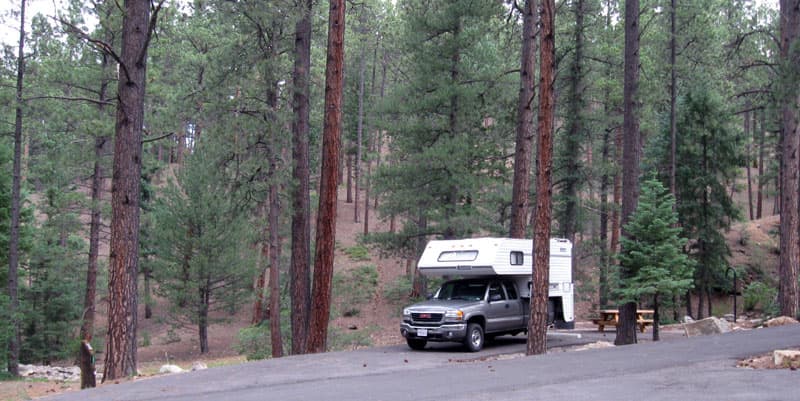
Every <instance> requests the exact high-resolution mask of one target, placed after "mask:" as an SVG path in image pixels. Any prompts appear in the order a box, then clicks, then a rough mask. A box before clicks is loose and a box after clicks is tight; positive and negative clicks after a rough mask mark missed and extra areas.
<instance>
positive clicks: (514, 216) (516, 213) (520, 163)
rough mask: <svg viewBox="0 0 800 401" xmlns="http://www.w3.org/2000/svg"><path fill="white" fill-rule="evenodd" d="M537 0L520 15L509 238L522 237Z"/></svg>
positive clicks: (527, 4) (526, 200)
mask: <svg viewBox="0 0 800 401" xmlns="http://www.w3.org/2000/svg"><path fill="white" fill-rule="evenodd" d="M535 70H536V0H526V1H525V8H524V10H523V12H522V60H521V68H520V71H519V99H518V100H517V139H516V149H515V151H514V184H513V186H512V189H511V224H510V227H509V236H510V237H511V238H525V231H526V226H527V223H528V221H527V217H528V203H529V192H530V174H531V172H530V171H531V152H532V148H533V98H534V96H535V94H536V92H535V89H536V88H535V86H536V83H535V82H536V81H535V79H536V71H535Z"/></svg>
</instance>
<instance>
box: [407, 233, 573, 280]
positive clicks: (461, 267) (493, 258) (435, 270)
mask: <svg viewBox="0 0 800 401" xmlns="http://www.w3.org/2000/svg"><path fill="white" fill-rule="evenodd" d="M532 249H533V240H531V239H515V238H495V237H483V238H468V239H459V240H433V241H430V242H428V245H427V246H426V247H425V250H424V251H423V253H422V256H421V257H420V259H419V263H418V264H417V268H418V269H419V271H420V273H422V274H426V275H461V276H475V275H495V274H499V275H522V274H528V275H530V274H531V269H532V260H533V251H532ZM512 253H514V254H515V255H512ZM571 255H572V243H571V242H569V241H568V240H565V239H558V238H552V239H550V260H551V265H552V261H553V259H554V258H565V257H566V258H567V259H566V260H564V262H566V264H567V266H569V265H570V264H571V263H570V259H569V258H571ZM519 258H521V259H519Z"/></svg>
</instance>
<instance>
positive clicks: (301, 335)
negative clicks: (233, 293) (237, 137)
mask: <svg viewBox="0 0 800 401" xmlns="http://www.w3.org/2000/svg"><path fill="white" fill-rule="evenodd" d="M300 7H301V16H300V19H299V20H298V21H297V23H296V24H295V47H294V55H295V59H294V71H293V72H292V79H293V81H294V82H293V83H294V98H293V103H292V107H293V109H294V121H293V123H292V158H293V159H294V166H293V168H292V179H293V181H294V188H293V190H292V256H291V268H290V276H291V277H290V284H291V295H292V296H291V298H290V299H291V304H292V305H291V308H292V354H305V353H306V343H307V338H308V322H309V314H310V310H311V283H310V279H309V274H310V271H311V268H310V263H311V250H310V249H311V243H310V241H311V217H310V216H311V206H310V200H309V166H308V165H309V161H308V135H309V109H310V106H309V82H310V81H309V77H310V74H311V0H303V1H301V2H300Z"/></svg>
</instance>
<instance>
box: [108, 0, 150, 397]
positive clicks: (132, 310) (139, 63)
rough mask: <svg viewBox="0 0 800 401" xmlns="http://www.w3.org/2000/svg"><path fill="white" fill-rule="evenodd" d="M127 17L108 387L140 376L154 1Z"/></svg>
mask: <svg viewBox="0 0 800 401" xmlns="http://www.w3.org/2000/svg"><path fill="white" fill-rule="evenodd" d="M158 10H159V8H156V9H155V11H154V13H158ZM124 15H125V16H124V18H123V20H122V54H121V55H120V60H119V61H120V65H119V82H118V86H117V117H116V127H115V131H116V140H115V143H114V167H113V175H112V177H113V178H112V183H111V242H110V254H109V280H108V334H107V335H106V353H105V370H104V372H103V381H104V382H105V381H106V380H116V379H120V378H122V377H125V376H131V375H135V374H136V372H137V371H136V368H137V358H136V328H137V316H138V312H137V306H138V293H137V279H138V277H139V196H140V177H141V171H142V127H143V126H144V95H145V83H146V73H147V46H148V44H149V36H150V34H151V29H152V27H151V26H150V1H148V0H126V1H125V13H124ZM153 20H154V21H155V20H156V19H155V18H154V19H153ZM153 23H155V22H153Z"/></svg>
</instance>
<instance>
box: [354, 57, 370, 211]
mask: <svg viewBox="0 0 800 401" xmlns="http://www.w3.org/2000/svg"><path fill="white" fill-rule="evenodd" d="M366 59H367V56H366V50H364V51H362V52H361V61H360V62H359V67H358V124H357V128H356V136H357V140H356V166H355V167H356V178H355V183H356V200H355V204H354V205H353V222H354V223H358V219H359V214H360V213H359V210H358V204H359V203H360V202H361V200H360V192H361V158H362V155H361V142H362V141H363V137H364V73H365V69H366V66H367V63H366Z"/></svg>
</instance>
